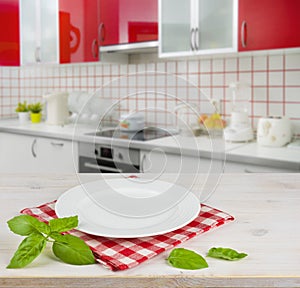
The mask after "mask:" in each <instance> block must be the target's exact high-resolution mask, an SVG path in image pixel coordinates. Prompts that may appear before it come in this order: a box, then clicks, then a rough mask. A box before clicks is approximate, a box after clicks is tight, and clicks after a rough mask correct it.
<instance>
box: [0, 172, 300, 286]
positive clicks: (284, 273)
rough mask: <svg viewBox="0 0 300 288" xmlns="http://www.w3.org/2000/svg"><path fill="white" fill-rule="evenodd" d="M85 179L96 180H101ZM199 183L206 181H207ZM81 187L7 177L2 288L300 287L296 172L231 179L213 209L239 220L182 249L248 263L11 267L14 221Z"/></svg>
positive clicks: (59, 179) (60, 178) (42, 261)
mask: <svg viewBox="0 0 300 288" xmlns="http://www.w3.org/2000/svg"><path fill="white" fill-rule="evenodd" d="M82 177H84V181H91V180H94V179H96V177H97V175H95V174H94V175H91V174H86V175H82ZM105 177H107V178H111V177H115V178H118V177H121V175H120V174H117V175H116V174H114V175H112V174H107V175H105ZM163 177H164V178H163V179H164V180H166V181H167V180H168V179H172V178H169V176H168V175H164V176H163ZM189 177H191V176H189V175H186V177H185V178H184V180H183V181H184V183H182V185H185V184H188V183H189V182H190V179H189ZM199 179H200V181H199V183H201V180H203V181H204V179H202V178H201V175H199ZM75 185H78V179H77V177H76V175H55V174H50V175H49V174H47V175H39V176H38V177H37V176H35V175H24V174H23V175H16V174H13V175H12V174H11V175H9V174H7V175H5V174H3V175H1V177H0V197H1V200H2V201H0V221H1V227H2V228H1V229H0V247H1V248H0V249H1V257H0V287H111V288H114V287H118V288H119V287H124V288H126V287H200V286H201V287H300V269H299V267H300V258H299V253H298V252H299V250H300V244H299V243H300V230H299V225H298V220H299V218H300V210H299V205H298V204H299V203H300V175H299V174H288V173H285V174H238V175H232V174H224V175H223V176H222V178H221V181H220V183H219V185H218V187H217V190H216V192H215V193H214V194H213V196H212V197H211V198H210V199H209V201H207V202H206V203H207V204H208V205H211V206H213V207H215V208H218V209H221V210H223V211H225V212H228V213H230V214H231V215H233V216H234V217H235V221H234V222H232V223H229V224H226V225H224V226H222V227H219V228H216V229H215V230H212V231H210V232H207V233H205V234H202V235H199V236H197V237H195V238H193V239H191V240H189V241H187V242H185V243H183V244H181V245H180V247H184V248H187V249H191V250H194V251H196V252H198V253H200V254H201V255H203V256H204V255H205V253H206V252H207V251H208V249H209V248H211V247H213V246H216V247H217V246H222V247H231V248H234V249H236V250H238V251H241V252H245V253H247V254H248V256H247V257H246V258H244V259H242V260H240V261H234V262H227V261H224V260H217V259H212V258H209V259H207V261H208V264H209V268H206V269H202V270H194V271H189V270H182V269H176V268H174V267H171V266H169V265H168V264H167V263H166V261H165V259H166V257H167V256H168V253H169V251H168V252H164V253H162V254H160V255H158V256H156V257H154V258H153V259H151V260H149V261H147V262H145V263H142V264H140V265H139V266H137V267H135V268H132V269H129V270H125V271H119V272H112V271H109V270H107V269H106V268H103V267H102V266H100V265H99V264H94V265H89V266H72V265H67V264H64V263H61V262H59V261H58V260H56V259H54V257H53V256H52V253H51V252H50V250H48V249H47V250H46V251H44V252H43V253H42V255H40V256H39V257H38V258H37V259H36V260H35V261H34V262H33V263H31V264H30V265H29V266H27V267H26V268H23V269H6V268H5V267H6V266H7V264H8V263H9V260H10V258H11V257H12V255H13V253H14V251H15V250H16V249H17V246H18V245H19V243H20V241H21V239H22V237H21V236H18V235H15V234H13V233H12V232H10V231H9V229H8V227H7V225H6V221H7V220H9V219H11V218H12V217H14V216H16V215H18V212H19V211H20V210H21V209H23V208H25V207H33V206H36V205H39V204H43V203H45V202H48V201H52V200H54V199H57V197H58V196H59V195H61V194H62V193H63V192H64V191H66V190H68V189H69V188H71V187H73V186H75ZM196 188H197V187H195V189H196Z"/></svg>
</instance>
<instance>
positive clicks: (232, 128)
mask: <svg viewBox="0 0 300 288" xmlns="http://www.w3.org/2000/svg"><path fill="white" fill-rule="evenodd" d="M229 87H230V88H231V89H232V112H231V118H230V124H229V125H228V127H226V128H225V129H224V138H225V140H226V141H231V142H247V141H250V140H253V138H254V135H253V130H252V127H251V124H250V121H249V116H248V109H247V106H248V96H247V92H246V91H245V89H246V88H249V87H250V86H249V85H248V84H247V83H242V82H232V83H230V85H229Z"/></svg>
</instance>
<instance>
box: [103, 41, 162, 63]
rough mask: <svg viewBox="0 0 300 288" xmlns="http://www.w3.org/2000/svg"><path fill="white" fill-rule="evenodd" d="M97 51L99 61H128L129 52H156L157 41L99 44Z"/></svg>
mask: <svg viewBox="0 0 300 288" xmlns="http://www.w3.org/2000/svg"><path fill="white" fill-rule="evenodd" d="M99 51H100V62H103V63H128V57H129V55H131V54H142V53H158V41H145V42H135V43H125V44H118V45H109V46H100V47H99Z"/></svg>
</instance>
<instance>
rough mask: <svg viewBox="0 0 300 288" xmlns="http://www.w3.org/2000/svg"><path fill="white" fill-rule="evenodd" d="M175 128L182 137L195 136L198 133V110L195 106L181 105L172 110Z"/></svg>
mask: <svg viewBox="0 0 300 288" xmlns="http://www.w3.org/2000/svg"><path fill="white" fill-rule="evenodd" d="M174 113H175V115H176V116H177V117H176V120H177V121H176V122H177V128H178V130H179V133H180V134H181V135H183V136H195V135H196V134H197V133H198V132H199V131H200V126H199V122H198V118H199V115H198V109H197V106H196V105H195V104H192V103H191V104H188V103H181V104H179V105H177V106H175V108H174Z"/></svg>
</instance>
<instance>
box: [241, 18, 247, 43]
mask: <svg viewBox="0 0 300 288" xmlns="http://www.w3.org/2000/svg"><path fill="white" fill-rule="evenodd" d="M241 42H242V47H243V48H246V47H247V22H246V21H243V22H242V27H241Z"/></svg>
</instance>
